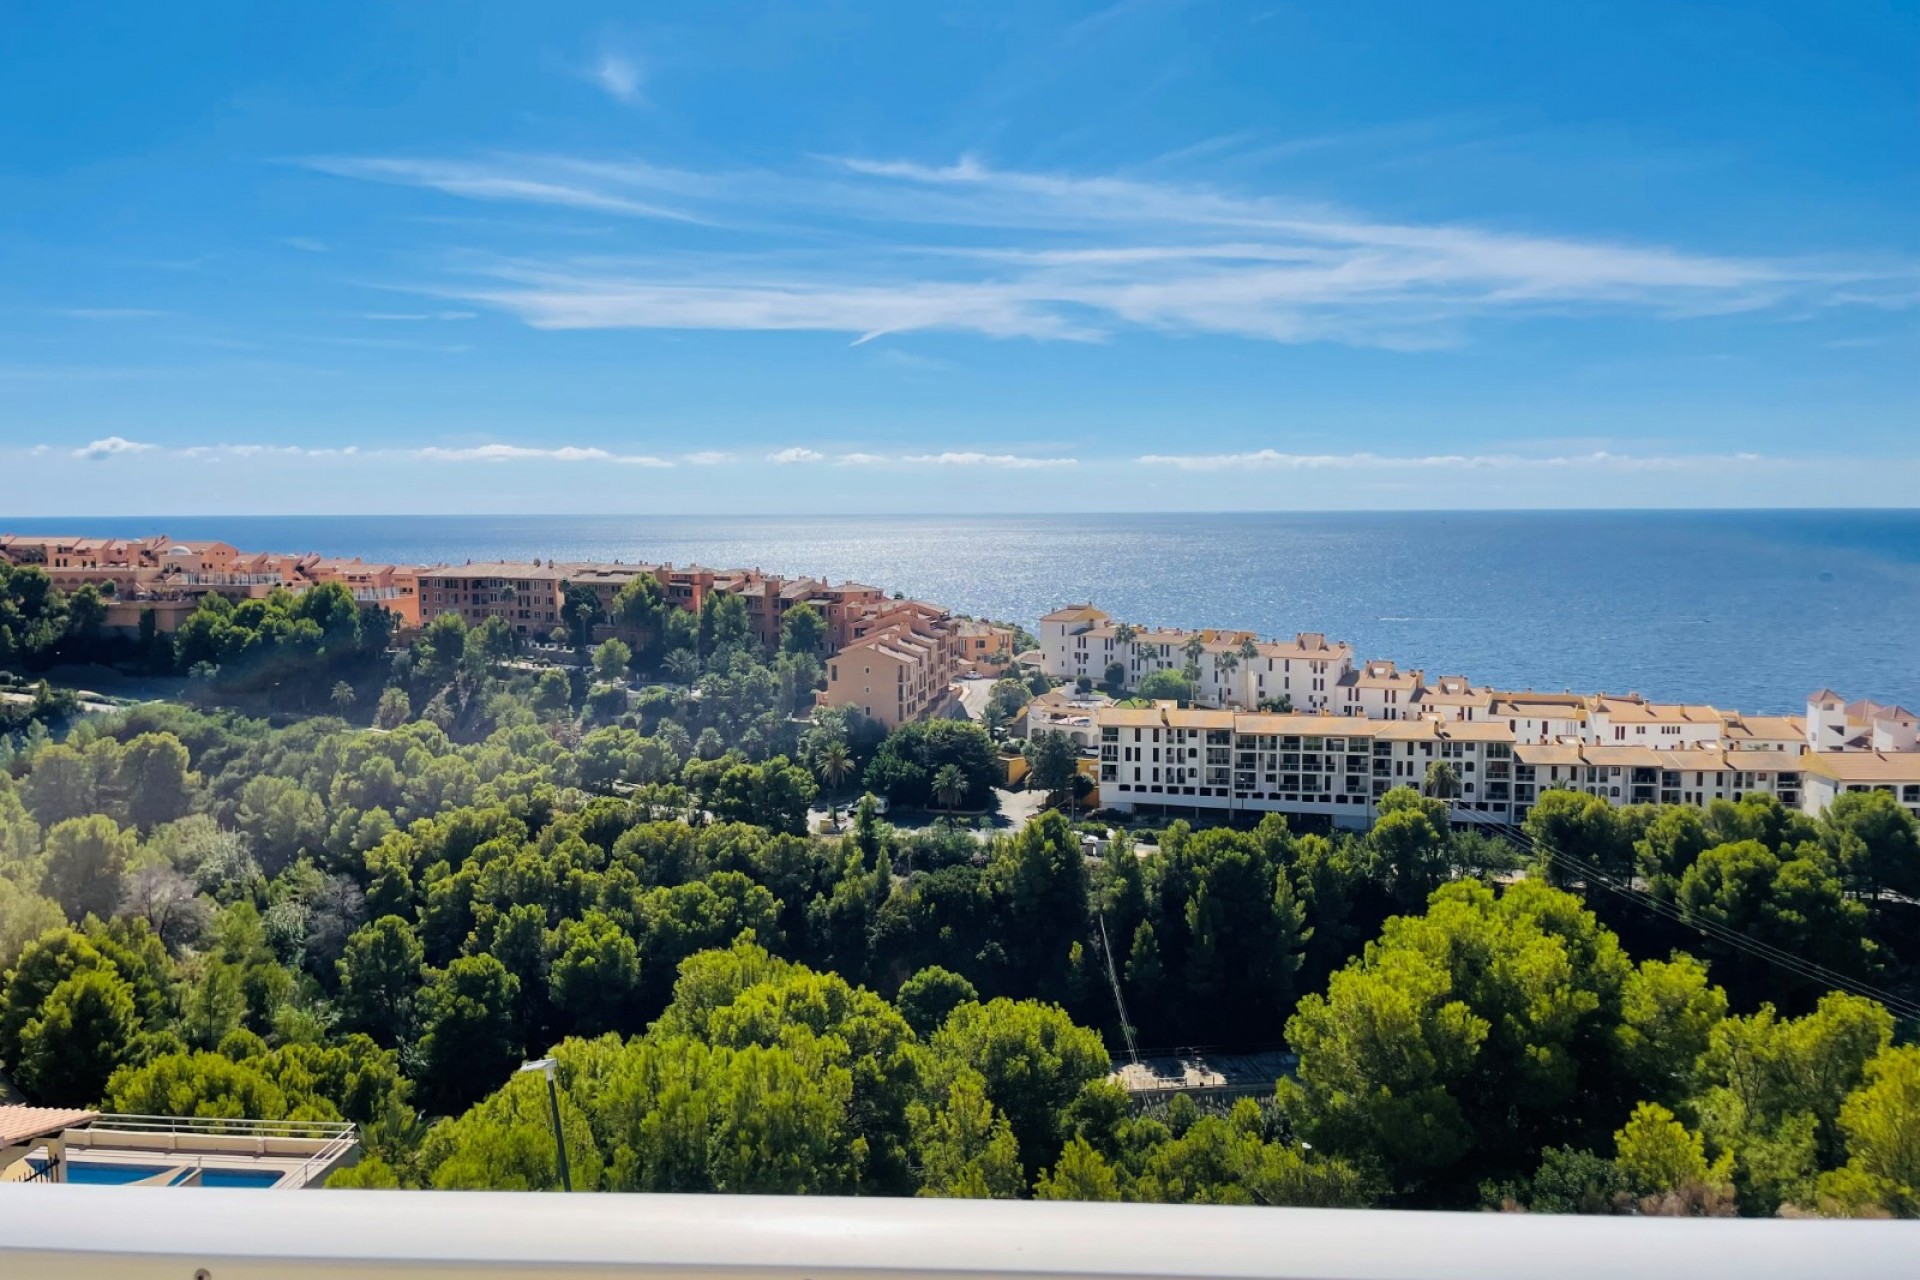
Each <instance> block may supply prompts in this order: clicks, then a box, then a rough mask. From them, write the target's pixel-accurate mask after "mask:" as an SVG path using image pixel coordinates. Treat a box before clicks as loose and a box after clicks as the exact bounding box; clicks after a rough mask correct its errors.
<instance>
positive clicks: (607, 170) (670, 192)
mask: <svg viewBox="0 0 1920 1280" xmlns="http://www.w3.org/2000/svg"><path fill="white" fill-rule="evenodd" d="M306 163H308V164H309V165H310V166H311V167H313V168H316V169H320V170H322V171H325V172H328V173H334V174H339V175H342V176H347V177H355V178H361V179H367V180H373V181H380V182H390V183H401V184H406V185H412V186H420V187H429V188H433V189H436V190H440V191H443V192H447V193H448V194H451V195H456V196H462V197H465V198H469V199H479V200H507V201H519V202H522V203H530V204H561V205H569V206H572V207H576V208H582V209H592V210H597V211H600V212H605V213H614V214H623V215H631V216H637V217H648V218H662V217H665V218H675V219H679V220H682V221H692V222H707V223H714V224H725V225H735V224H738V225H743V226H751V227H752V228H753V229H754V230H755V232H756V233H757V234H759V235H760V236H761V237H762V238H763V239H764V241H765V242H766V243H768V244H769V246H770V247H768V248H765V249H763V250H761V251H758V252H756V253H753V254H738V253H734V254H721V253H716V252H703V251H700V250H698V249H697V248H695V249H691V250H687V251H680V252H675V253H674V254H672V255H670V256H669V255H662V256H657V257H641V258H632V257H625V258H623V257H614V256H600V257H591V256H582V255H578V254H571V253H543V252H533V253H529V254H524V255H521V256H518V257H515V258H511V259H473V258H469V259H466V260H465V265H464V267H463V271H462V274H460V275H457V276H453V277H448V278H444V279H442V280H441V281H439V282H437V283H429V284H428V285H427V286H426V288H425V290H424V291H426V292H432V293H437V294H440V295H441V296H445V297H449V298H457V299H460V300H462V301H464V302H468V303H475V304H481V305H484V306H487V307H493V308H498V309H501V310H504V311H506V312H509V313H511V314H513V315H515V316H518V317H519V318H520V319H522V320H523V321H525V322H526V323H528V324H530V325H534V326H536V327H540V328H549V329H575V328H579V329H610V328H653V329H718V330H814V331H821V332H832V333H844V334H848V335H851V336H852V337H853V338H854V339H855V340H856V342H857V343H858V342H868V341H871V340H873V339H875V338H877V337H880V336H883V335H886V334H894V333H908V332H915V331H925V330H949V331H957V332H965V333H972V334H980V335H985V336H989V337H996V338H1012V337H1020V338H1031V339H1051V340H1063V339H1064V340H1081V341H1086V340H1098V339H1101V338H1103V337H1105V336H1107V335H1110V334H1112V333H1115V332H1118V331H1122V330H1127V329H1144V330H1153V331H1159V332H1165V333H1172V334H1196V333H1209V334H1233V335H1238V336H1242V337H1246V338H1251V339H1257V340H1264V341H1275V342H1308V341H1334V342H1342V343H1349V344H1355V345H1365V346H1376V347H1387V348H1407V349H1419V348H1428V347H1434V346H1439V345H1446V344H1451V343H1457V342H1460V341H1463V340H1465V338H1466V337H1467V336H1468V334H1469V333H1470V328H1471V325H1472V324H1473V323H1474V322H1475V321H1476V320H1480V319H1483V318H1488V317H1496V316H1544V315H1555V316H1559V315H1571V314H1587V313H1595V312H1612V313H1632V314H1640V315H1643V316H1647V317H1654V318H1665V319H1673V320H1678V319H1684V318H1688V317H1697V316H1704V315H1720V314H1727V313H1734V312H1743V311H1764V310H1768V309H1780V308H1786V307H1793V308H1795V309H1797V310H1802V311H1803V310H1805V309H1807V308H1814V307H1840V306H1871V307H1877V308H1890V307H1907V306H1913V305H1915V285H1916V282H1920V268H1916V266H1915V264H1913V263H1911V262H1892V263H1888V262H1876V263H1859V262H1845V261H1839V260H1828V259H1815V258H1807V257H1798V256H1795V257H1785V256H1783V257H1751V256H1737V257H1736V256H1726V255H1719V254H1713V253H1700V252H1693V251H1689V250H1685V249H1681V248H1675V247H1670V246H1664V245H1647V244H1632V243H1624V242H1617V241H1611V240H1605V239H1595V238H1575V237H1561V236H1551V235H1540V234H1535V233H1531V232H1524V231H1514V230H1507V229H1502V228H1497V227H1489V226H1472V225H1464V224H1454V223H1406V222H1393V221H1385V220H1380V219H1374V218H1368V217H1366V216H1364V215H1361V214H1356V213H1353V212H1349V211H1346V210H1339V209H1329V208H1327V207H1325V206H1321V205H1311V204H1306V203H1302V202H1299V201H1294V200H1289V199H1286V198H1285V197H1283V196H1278V195H1272V194H1247V193H1241V192H1236V191H1228V190H1221V189H1217V188H1214V187H1210V186H1206V185H1202V184H1198V183H1191V182H1188V183H1181V182H1172V181H1157V180H1146V179H1142V178H1138V177H1131V176H1127V175H1121V174H1091V175H1088V174H1073V173H1049V172H1028V171H1020V170H1009V169H997V168H994V167H992V166H990V165H988V164H986V163H984V162H982V161H980V160H978V159H974V158H971V157H963V158H962V159H960V160H959V161H957V162H955V163H952V164H946V165H927V164H921V163H916V162H912V161H900V160H871V159H862V158H829V159H825V160H816V161H815V162H814V164H813V165H812V166H810V167H802V168H799V169H796V170H794V171H791V172H774V171H766V170H754V171H743V172H730V173H696V172H690V171H686V170H676V169H669V168H664V167H660V166H656V165H652V164H649V163H647V162H644V161H640V160H607V159H597V158H591V157H574V156H565V155H544V156H540V155H534V156H529V155H495V156H486V157H481V158H477V159H419V158H395V157H323V158H319V159H315V160H310V161H307V162H306ZM823 233H825V234H823ZM983 233H990V235H989V234H983Z"/></svg>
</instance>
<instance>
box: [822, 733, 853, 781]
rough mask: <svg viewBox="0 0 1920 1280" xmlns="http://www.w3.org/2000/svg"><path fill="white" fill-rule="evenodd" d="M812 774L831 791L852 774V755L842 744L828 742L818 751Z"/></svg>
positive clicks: (844, 744)
mask: <svg viewBox="0 0 1920 1280" xmlns="http://www.w3.org/2000/svg"><path fill="white" fill-rule="evenodd" d="M813 768H814V772H816V773H818V774H819V775H820V781H821V783H822V784H824V785H825V786H826V788H827V790H829V791H831V790H833V789H834V788H835V787H838V786H839V785H840V784H841V783H843V782H845V781H846V780H847V777H848V775H849V774H851V773H852V772H853V753H852V752H851V751H848V750H847V744H846V743H844V742H829V743H828V744H827V745H826V746H824V747H822V748H821V749H820V755H819V758H817V759H816V760H815V761H814V762H813Z"/></svg>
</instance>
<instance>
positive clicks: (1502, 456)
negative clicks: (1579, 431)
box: [1135, 449, 1766, 471]
mask: <svg viewBox="0 0 1920 1280" xmlns="http://www.w3.org/2000/svg"><path fill="white" fill-rule="evenodd" d="M1135 461H1136V462H1141V463H1145V464H1148V465H1151V466H1162V467H1174V468H1177V469H1179V470H1181V471H1246V470H1262V471H1326V470H1336V471H1391V470H1413V471H1420V470H1445V471H1512V470H1526V469H1541V470H1553V471H1559V470H1568V469H1577V468H1593V469H1599V470H1615V471H1679V470H1685V469H1688V468H1692V467H1724V466H1727V465H1729V464H1738V463H1755V462H1764V461H1766V459H1765V458H1763V457H1762V456H1761V455H1759V454H1756V453H1735V454H1692V455H1687V454H1676V455H1657V454H1656V455H1636V454H1622V453H1609V452H1607V451H1605V450H1597V451H1595V452H1592V453H1581V454H1556V455H1546V456H1529V455H1526V454H1517V453H1491V454H1458V453H1439V454H1423V455H1392V454H1378V453H1282V452H1280V451H1279V450H1277V449H1256V450H1253V451H1252V452H1248V453H1149V454H1143V455H1141V456H1140V457H1138V458H1136V459H1135Z"/></svg>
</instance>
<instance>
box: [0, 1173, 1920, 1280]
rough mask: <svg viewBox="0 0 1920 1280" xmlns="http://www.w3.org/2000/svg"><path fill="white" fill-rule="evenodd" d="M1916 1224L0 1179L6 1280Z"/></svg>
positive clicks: (1757, 1271)
mask: <svg viewBox="0 0 1920 1280" xmlns="http://www.w3.org/2000/svg"><path fill="white" fill-rule="evenodd" d="M1916 1258H1920V1223H1912V1222H1817V1221H1795V1222H1788V1221H1767V1222H1746V1221H1737V1220H1730V1219H1717V1220H1681V1219H1671V1218H1572V1217H1564V1218H1563V1217H1530V1216H1526V1215H1517V1214H1515V1215H1508V1214H1451V1213H1390V1212H1380V1211H1352V1210H1349V1211H1341V1210H1318V1209H1233V1208H1211V1207H1199V1206H1171V1205H1116V1204H1034V1203H1025V1204H1015V1203H1004V1202H993V1201H957V1200H847V1199H835V1198H829V1197H812V1198H802V1197H771V1196H769V1197H742V1196H635V1195H625V1196H622V1195H591V1194H584V1193H583V1194H578V1195H559V1194H543V1195H533V1194H525V1193H510V1192H508V1193H503V1192H426V1191H417V1192H404V1191H319V1192H315V1193H313V1194H309V1195H298V1196H273V1197H266V1198H263V1197H262V1196H261V1195H260V1194H259V1193H258V1192H255V1191H227V1190H207V1189H197V1190H154V1189H144V1188H113V1187H77V1186H31V1187H27V1186H0V1276H5V1277H6V1278H7V1280H42V1278H43V1277H44V1278H46V1280H55V1278H57V1280H73V1278H74V1277H76V1276H85V1277H89V1280H92V1278H94V1277H98V1278H99V1280H147V1278H148V1277H152V1278H153V1280H160V1278H162V1277H165V1278H167V1280H185V1278H186V1277H189V1276H195V1275H199V1276H204V1277H206V1280H269V1278H270V1277H272V1278H277V1277H282V1276H289V1275H293V1276H321V1275H325V1276H335V1275H349V1276H355V1277H362V1278H371V1280H388V1278H392V1280H400V1278H401V1277H412V1278H413V1280H420V1278H421V1277H425V1276H447V1277H450V1276H454V1275H463V1274H485V1275H488V1276H494V1277H534V1276H569V1275H574V1276H584V1275H593V1276H598V1277H610V1276H640V1277H667V1276H688V1275H698V1276H700V1277H702V1278H703V1280H734V1278H736V1277H737V1278H740V1280H748V1278H752V1280H774V1278H776V1277H777V1278H779V1280H800V1278H801V1277H808V1278H810V1280H834V1278H836V1277H837V1278H840V1280H852V1278H854V1277H859V1278H860V1280H908V1278H909V1277H940V1278H941V1280H961V1278H962V1277H994V1278H995V1280H1038V1278H1040V1277H1072V1278H1073V1280H1096V1278H1098V1277H1115V1278H1120V1277H1126V1278H1129V1280H1158V1278H1161V1277H1166V1278H1169V1280H1171V1278H1172V1277H1188V1276H1191V1277H1213V1278H1217V1280H1243V1278H1248V1277H1268V1276H1271V1277H1297V1278H1300V1280H1307V1278H1309V1277H1311V1278H1312V1280H1360V1278H1361V1277H1366V1278H1368V1280H1441V1278H1443V1277H1444V1278H1446V1280H1456V1278H1457V1280H1466V1278H1467V1277H1472V1278H1474V1280H1503V1278H1505V1277H1514V1278H1515V1280H1520V1278H1522V1277H1524V1278H1525V1280H1538V1277H1541V1276H1552V1277H1554V1280H1577V1278H1580V1277H1603V1276H1604V1277H1615V1276H1631V1277H1633V1280H1665V1278H1666V1277H1673V1278H1674V1280H1704V1278H1705V1277H1718V1276H1726V1277H1735V1276H1737V1277H1741V1280H1772V1278H1773V1277H1781V1278H1782V1280H1784V1278H1786V1277H1793V1278H1794V1280H1799V1278H1800V1277H1804V1276H1816V1275H1845V1276H1846V1277H1848V1280H1873V1278H1876V1277H1882V1276H1885V1277H1900V1278H1901V1280H1911V1278H1912V1276H1913V1275H1914V1260H1915V1259H1916Z"/></svg>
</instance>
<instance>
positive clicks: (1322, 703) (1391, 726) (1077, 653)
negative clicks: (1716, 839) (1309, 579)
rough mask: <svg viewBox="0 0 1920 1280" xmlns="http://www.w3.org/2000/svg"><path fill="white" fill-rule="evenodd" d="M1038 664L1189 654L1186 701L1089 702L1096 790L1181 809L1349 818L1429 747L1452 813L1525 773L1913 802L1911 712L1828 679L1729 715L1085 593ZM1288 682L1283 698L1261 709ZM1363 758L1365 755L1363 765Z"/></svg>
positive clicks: (1500, 802) (1591, 785)
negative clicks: (1178, 626) (1165, 624)
mask: <svg viewBox="0 0 1920 1280" xmlns="http://www.w3.org/2000/svg"><path fill="white" fill-rule="evenodd" d="M1040 641H1041V661H1042V667H1043V669H1044V670H1045V671H1046V672H1047V674H1048V675H1050V676H1054V677H1057V678H1060V679H1069V680H1071V679H1077V678H1079V677H1081V676H1085V677H1087V678H1089V679H1091V680H1094V681H1104V680H1105V679H1106V676H1107V673H1108V670H1109V668H1110V667H1112V666H1113V665H1114V664H1116V663H1117V664H1118V665H1119V667H1120V669H1121V671H1122V672H1123V673H1124V675H1125V683H1126V685H1127V686H1128V687H1129V688H1134V687H1138V685H1139V683H1140V681H1141V680H1143V679H1144V678H1146V677H1147V676H1148V675H1150V674H1152V673H1153V672H1155V671H1167V670H1172V671H1179V670H1183V669H1197V671H1198V679H1197V681H1196V687H1195V698H1194V705H1193V706H1191V707H1186V708H1183V707H1181V706H1179V705H1178V704H1176V703H1171V702H1160V703H1155V704H1154V705H1153V706H1152V707H1138V706H1135V707H1107V708H1102V709H1099V710H1098V711H1097V712H1096V715H1095V723H1096V725H1097V727H1098V735H1097V743H1098V750H1099V753H1100V780H1101V783H1102V787H1101V795H1102V800H1103V801H1104V802H1106V803H1108V804H1110V805H1112V806H1113V807H1116V808H1120V809H1131V808H1134V807H1137V806H1139V805H1142V804H1145V805H1149V806H1155V807H1158V806H1165V807H1168V808H1175V809H1180V808H1188V809H1195V810H1216V811H1240V810H1245V809H1252V810H1256V811H1263V812H1264V811H1268V810H1271V811H1275V812H1282V813H1301V814H1318V815H1323V816H1326V817H1329V818H1332V819H1333V820H1335V821H1336V822H1338V823H1341V824H1342V825H1365V824H1366V823H1368V822H1370V821H1371V820H1372V815H1373V805H1374V802H1375V801H1376V800H1377V799H1378V797H1379V796H1381V795H1383V794H1385V792H1386V791H1387V790H1388V789H1389V788H1390V787H1393V786H1398V785H1403V784H1408V785H1413V786H1420V785H1421V784H1423V783H1424V781H1425V779H1426V771H1427V767H1428V765H1430V764H1432V763H1433V762H1435V761H1445V762H1446V763H1448V764H1449V765H1451V766H1452V768H1453V770H1454V773H1455V774H1456V775H1457V776H1458V777H1459V779H1460V784H1461V787H1460V793H1459V794H1458V795H1457V796H1455V797H1452V800H1453V806H1454V811H1455V814H1456V817H1458V818H1459V819H1461V820H1464V821H1488V822H1518V821H1519V820H1520V819H1521V818H1523V817H1525V815H1526V811H1527V810H1528V808H1530V807H1531V806H1532V805H1533V804H1534V803H1535V801H1536V800H1537V799H1538V797H1539V795H1540V793H1541V792H1542V791H1545V790H1548V789H1552V788H1555V787H1559V788H1571V789H1573V790H1577V791H1583V792H1586V793H1587V794H1589V795H1595V796H1600V797H1602V798H1603V799H1605V800H1607V801H1609V802H1610V803H1614V804H1622V805H1626V804H1690V805H1705V804H1709V803H1711V802H1712V801H1714V800H1719V799H1726V800H1738V799H1740V798H1741V797H1742V796H1745V795H1749V794H1752V793H1754V792H1756V791H1758V792H1764V793H1766V794H1770V795H1774V796H1777V797H1779V799H1780V801H1781V803H1783V804H1785V805H1787V806H1789V807H1792V808H1800V809H1804V810H1805V811H1807V812H1810V813H1818V812H1820V811H1821V810H1822V809H1824V808H1825V807H1826V805H1827V804H1828V803H1830V802H1831V800H1832V798H1833V797H1834V796H1835V795H1838V794H1840V793H1842V792H1844V791H1849V790H1852V791H1859V790H1884V791H1888V792H1890V793H1892V794H1893V795H1895V796H1896V797H1897V798H1898V799H1899V800H1900V802H1901V803H1902V804H1904V805H1906V806H1907V807H1908V808H1909V809H1911V810H1913V811H1914V812H1915V814H1916V815H1920V716H1915V715H1914V714H1913V713H1912V712H1910V711H1907V710H1906V709H1904V708H1902V707H1897V706H1890V705H1885V704H1881V703H1876V702H1872V701H1855V702H1848V701H1847V700H1846V699H1844V698H1842V697H1841V696H1840V695H1838V694H1836V693H1834V692H1833V691H1832V690H1830V689H1822V690H1819V691H1818V692H1816V693H1814V694H1813V695H1811V696H1810V697H1809V698H1808V699H1807V709H1806V714H1805V716H1804V717H1802V716H1792V715H1784V716H1782V715H1758V716H1749V715H1744V714H1742V713H1740V712H1738V711H1726V710H1722V709H1720V708H1718V707H1714V706H1710V705H1707V704H1701V703H1677V702H1674V703H1668V702H1655V701H1652V700H1650V699H1648V698H1645V697H1643V696H1641V695H1640V694H1638V693H1627V694H1607V693H1600V694H1580V693H1574V692H1572V691H1568V692H1565V693H1539V692H1535V691H1533V690H1530V689H1529V690H1500V689H1490V688H1485V687H1481V686H1476V685H1475V684H1474V683H1473V682H1472V681H1471V680H1469V679H1468V678H1467V677H1466V676H1464V675H1451V676H1440V677H1438V678H1436V679H1433V680H1429V679H1428V678H1427V677H1426V674H1425V673H1424V672H1422V671H1419V670H1407V671H1403V670H1401V669H1400V668H1399V667H1398V666H1396V665H1395V664H1394V663H1393V662H1391V661H1388V660H1386V659H1373V660H1369V661H1367V662H1364V663H1361V664H1359V665H1357V666H1356V665H1355V664H1354V661H1353V650H1352V647H1351V646H1349V645H1346V644H1341V643H1332V642H1329V641H1328V640H1327V638H1326V637H1325V636H1324V635H1320V634H1317V633H1312V632H1302V633H1301V634H1299V635H1297V636H1295V637H1294V638H1293V640H1291V641H1272V640H1261V639H1259V638H1257V637H1256V636H1255V635H1254V634H1253V633H1251V632H1245V631H1219V630H1202V631H1185V630H1167V629H1145V628H1137V627H1133V626H1130V625H1128V624H1126V623H1119V622H1115V621H1114V620H1113V619H1112V618H1111V617H1110V616H1108V615H1107V614H1106V613H1104V612H1102V611H1101V610H1099V609H1097V608H1095V607H1094V606H1092V605H1091V604H1081V605H1069V606H1067V607H1066V608H1063V609H1058V610H1055V611H1054V612H1053V613H1050V614H1048V615H1047V616H1046V617H1045V618H1043V619H1041V622H1040ZM1283 698H1284V699H1286V701H1287V704H1288V705H1289V706H1290V707H1291V711H1290V712H1287V713H1281V712H1278V711H1261V710H1259V708H1260V707H1262V706H1269V707H1271V706H1274V705H1276V704H1278V703H1279V702H1280V700H1281V699H1283ZM1362 766H1364V767H1362Z"/></svg>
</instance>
